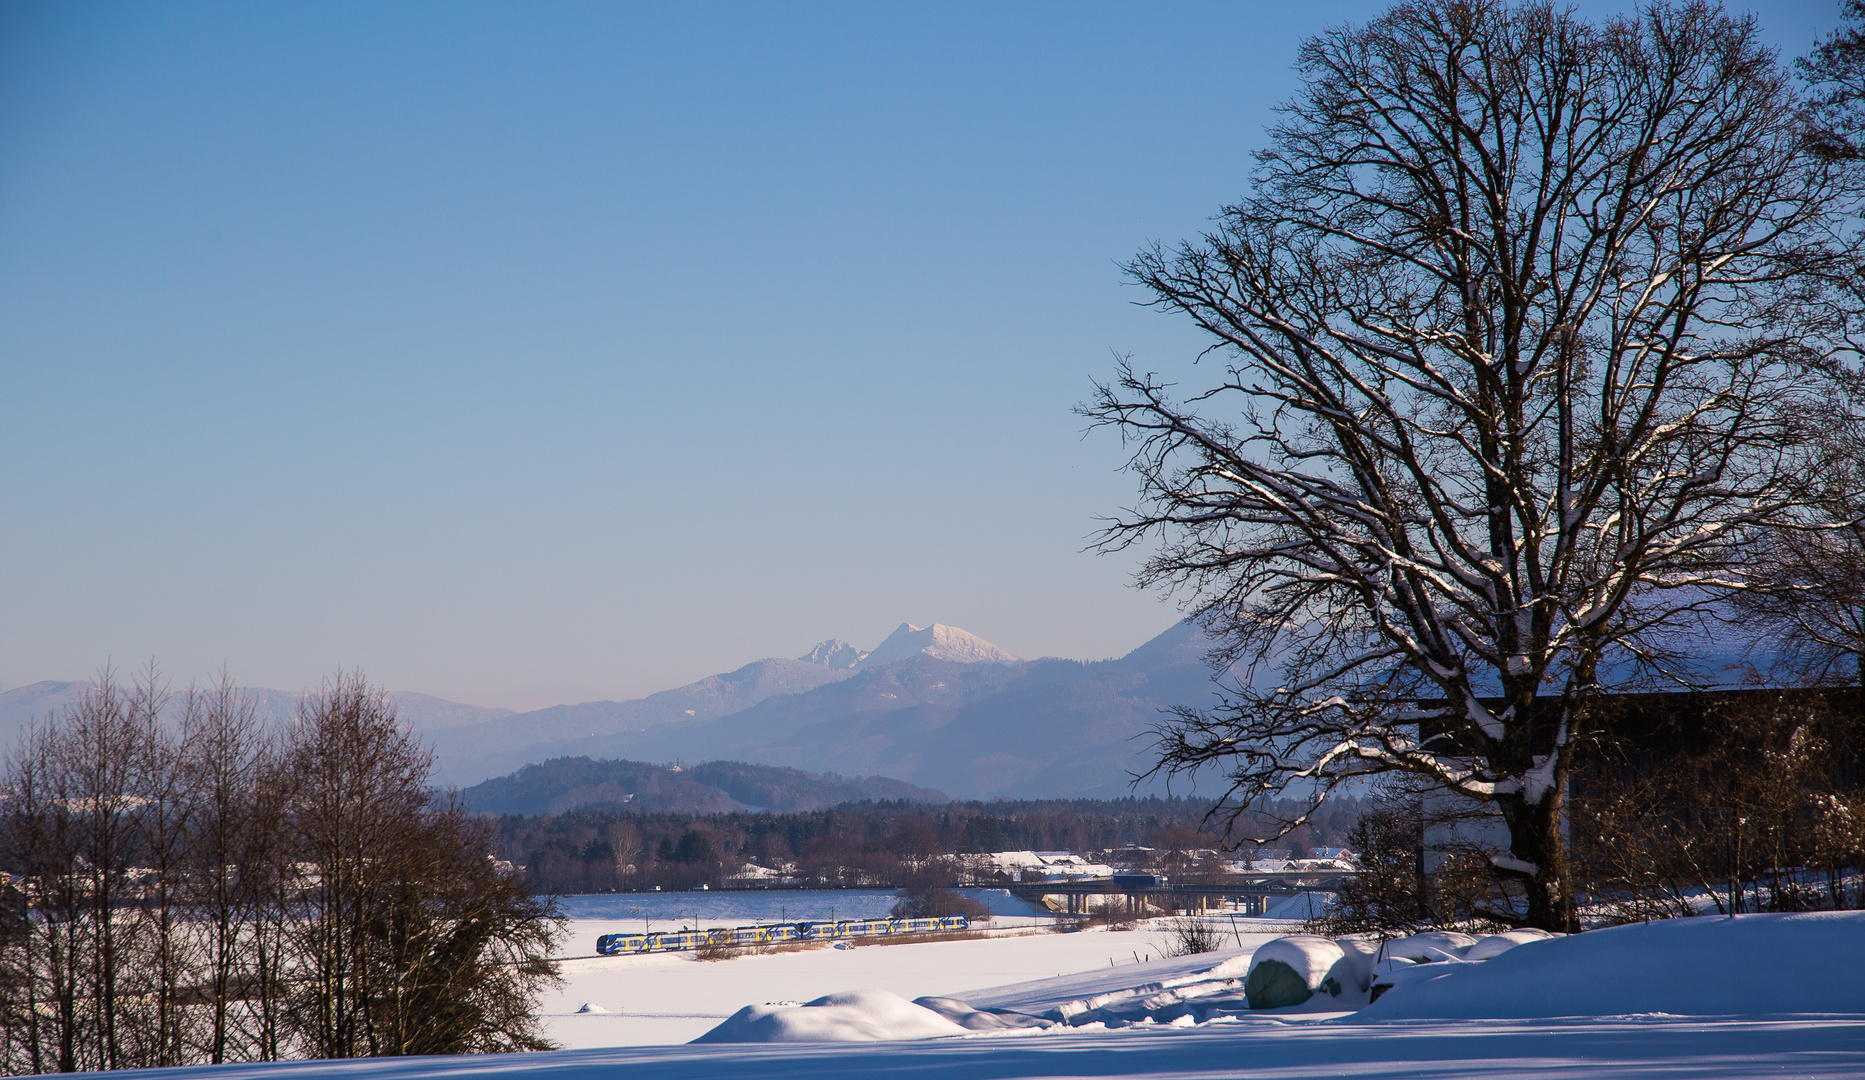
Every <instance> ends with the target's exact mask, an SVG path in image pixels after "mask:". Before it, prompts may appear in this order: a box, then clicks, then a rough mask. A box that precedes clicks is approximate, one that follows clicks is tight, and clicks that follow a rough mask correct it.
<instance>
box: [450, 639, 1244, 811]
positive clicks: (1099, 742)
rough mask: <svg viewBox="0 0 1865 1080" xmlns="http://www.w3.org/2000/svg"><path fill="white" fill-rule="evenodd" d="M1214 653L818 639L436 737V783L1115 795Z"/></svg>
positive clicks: (1182, 647) (1200, 695)
mask: <svg viewBox="0 0 1865 1080" xmlns="http://www.w3.org/2000/svg"><path fill="white" fill-rule="evenodd" d="M1207 648H1208V645H1207V643H1206V641H1205V639H1204V638H1203V636H1202V635H1201V634H1200V633H1199V632H1198V631H1197V630H1196V628H1195V627H1192V626H1190V625H1188V624H1180V625H1178V626H1175V627H1173V628H1172V629H1170V630H1168V631H1166V632H1165V633H1164V634H1161V635H1160V636H1159V637H1157V638H1155V639H1153V640H1152V641H1150V642H1148V643H1146V644H1145V645H1142V646H1141V647H1140V648H1138V649H1135V650H1134V651H1133V652H1131V653H1129V654H1127V655H1126V656H1124V657H1122V658H1120V659H1118V660H1106V661H1100V662H1097V663H1084V662H1081V661H1076V660H1055V659H1045V660H1036V661H1026V660H1020V659H1018V658H1017V657H1016V656H1014V655H1013V654H1011V653H1009V652H1007V651H1005V650H1003V649H1000V648H998V647H997V646H995V645H992V644H991V643H990V642H987V641H984V640H983V639H981V638H979V637H977V636H975V635H973V634H969V633H966V632H965V631H963V630H960V629H958V628H957V627H950V626H944V625H941V624H938V623H934V624H933V625H931V626H929V627H925V628H921V627H916V626H913V625H911V624H902V625H901V627H900V628H899V629H898V630H896V631H895V632H894V633H893V634H892V635H890V636H889V637H888V639H887V640H886V641H884V642H882V643H881V644H880V645H878V646H876V647H875V649H874V650H873V651H872V652H868V653H862V652H861V651H860V650H858V649H855V648H853V647H852V646H849V645H848V644H847V643H846V642H842V641H826V642H823V643H822V644H820V645H818V646H817V647H816V648H815V649H813V650H811V651H810V652H809V653H807V654H805V656H804V657H802V658H799V659H797V660H784V659H770V660H759V661H757V662H755V663H751V664H747V665H745V666H744V667H742V668H739V669H738V670H737V671H734V672H731V673H730V674H726V675H716V676H712V677H710V678H707V679H702V680H700V681H699V682H696V683H693V684H691V685H689V686H683V687H680V688H678V689H674V690H667V691H663V692H661V693H659V694H654V695H652V696H650V697H647V698H643V699H641V700H639V701H629V702H590V703H587V704H583V705H564V706H558V707H555V708H551V709H541V710H538V711H537V712H532V713H523V714H520V715H517V716H512V717H505V718H500V719H497V720H493V721H489V722H486V723H480V724H467V725H461V726H457V727H452V728H448V729H446V730H441V731H435V732H433V733H432V734H431V738H432V741H433V743H434V746H435V748H436V749H437V750H438V751H439V754H440V761H441V766H440V772H441V774H442V777H443V778H444V779H446V780H447V781H449V782H451V783H456V784H460V785H462V786H466V785H471V784H474V783H477V782H479V781H481V780H484V779H486V778H488V777H493V776H502V775H506V774H508V773H510V772H511V771H512V769H513V768H514V767H515V766H516V765H518V764H521V763H535V762H542V761H547V760H550V759H553V758H576V757H587V758H592V759H597V760H602V759H622V758H625V759H629V760H633V761H657V762H667V761H688V762H700V761H715V760H719V759H729V760H732V761H743V762H751V763H754V764H759V765H780V766H789V767H791V768H798V769H807V770H814V771H829V772H835V773H841V774H844V775H849V776H887V777H893V778H896V779H899V780H904V781H907V782H909V783H912V784H917V785H921V786H924V787H929V788H936V789H939V790H941V791H945V792H949V793H950V794H951V795H953V796H954V797H957V798H996V797H1000V796H1001V797H1020V798H1062V797H1070V796H1095V797H1117V796H1121V795H1125V794H1129V793H1130V792H1131V791H1132V790H1133V789H1131V788H1130V787H1129V780H1130V779H1131V776H1130V774H1131V773H1134V772H1139V771H1143V770H1144V769H1145V767H1146V766H1147V765H1148V764H1149V758H1148V754H1149V751H1150V749H1151V740H1150V739H1149V737H1148V732H1149V731H1150V730H1151V728H1152V727H1153V726H1154V725H1155V724H1157V723H1158V722H1159V721H1160V719H1161V718H1162V713H1163V712H1164V710H1166V709H1169V708H1171V707H1172V706H1174V705H1180V704H1199V703H1205V702H1208V701H1209V700H1210V697H1211V693H1212V683H1211V671H1210V669H1209V668H1208V667H1207V665H1206V663H1205V660H1204V654H1205V652H1206V650H1207ZM1162 786H1163V785H1160V784H1157V783H1153V784H1149V785H1147V786H1145V787H1143V788H1141V789H1140V790H1142V791H1156V790H1159V789H1160V788H1161V787H1162Z"/></svg>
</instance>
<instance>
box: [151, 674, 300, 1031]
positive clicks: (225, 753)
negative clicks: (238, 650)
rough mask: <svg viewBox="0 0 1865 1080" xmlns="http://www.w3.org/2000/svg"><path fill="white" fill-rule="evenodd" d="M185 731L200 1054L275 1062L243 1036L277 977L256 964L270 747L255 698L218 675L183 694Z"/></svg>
mask: <svg viewBox="0 0 1865 1080" xmlns="http://www.w3.org/2000/svg"><path fill="white" fill-rule="evenodd" d="M181 728H182V730H181V759H180V761H179V762H178V764H177V770H176V771H177V776H178V781H179V782H180V783H181V784H182V785H184V787H185V789H186V791H187V793H188V800H189V802H190V804H191V806H192V810H193V813H192V821H191V826H192V827H191V829H190V832H189V836H190V843H189V844H188V846H187V848H186V852H185V862H186V867H187V875H186V876H187V880H188V882H189V884H190V906H191V907H192V909H193V914H194V922H195V923H196V925H197V927H198V930H199V933H200V935H201V938H202V941H201V948H200V951H201V957H200V968H201V970H200V977H201V979H202V981H203V984H204V985H203V987H202V992H203V996H204V997H205V998H206V1000H207V1008H208V1016H207V1018H206V1022H205V1024H204V1025H203V1026H204V1028H205V1031H204V1035H203V1038H202V1042H203V1043H204V1046H203V1047H202V1050H203V1056H204V1057H205V1059H206V1060H207V1061H208V1062H209V1063H211V1064H216V1065H218V1064H220V1063H222V1062H225V1061H238V1060H247V1059H250V1058H253V1057H258V1058H260V1059H262V1060H264V1059H266V1058H268V1057H271V1056H276V1055H275V1054H274V1055H268V1054H266V1053H264V1046H265V1040H264V1039H262V1038H259V1037H258V1035H259V1033H258V1032H253V1031H248V1030H246V1028H245V1025H244V1023H243V1021H244V1020H245V1019H246V1017H248V1016H249V1015H250V1014H251V1012H252V1011H253V1010H249V1009H247V1008H245V1007H243V1006H244V1005H245V1003H247V1002H249V1001H256V1002H259V1003H261V1004H263V1003H265V1002H268V1001H271V1000H273V999H274V998H275V997H276V995H277V993H278V986H277V983H278V979H277V977H276V973H271V974H272V977H271V978H268V977H267V975H268V972H267V970H266V968H265V967H264V966H263V965H259V964H257V963H256V961H257V960H258V959H259V958H260V957H262V956H263V955H264V952H263V947H264V946H265V945H266V944H268V942H267V939H266V938H265V937H264V936H263V935H264V930H265V929H266V919H265V918H264V916H263V914H262V912H263V909H264V907H265V905H266V899H267V895H268V890H267V888H266V886H267V883H268V882H270V881H273V880H274V879H275V878H276V876H277V874H276V867H275V865H274V863H275V859H274V858H273V856H274V853H275V852H276V850H277V847H278V844H277V839H278V838H277V836H276V815H274V814H266V813H264V812H263V811H262V807H261V801H262V800H261V796H260V779H261V777H262V776H263V775H264V774H265V771H266V768H267V765H268V759H269V757H270V754H271V752H272V747H271V740H270V739H268V738H267V736H266V733H265V731H264V728H263V727H262V725H261V724H260V721H259V716H258V712H257V710H256V708H255V707H254V705H253V702H252V700H251V699H250V698H248V697H247V696H246V695H244V694H242V693H241V692H240V690H239V689H238V688H237V687H236V686H234V685H233V681H232V679H231V678H230V677H228V676H227V675H226V674H225V673H224V672H223V673H222V674H221V677H220V680H219V682H217V683H215V684H214V685H212V686H210V687H208V688H206V689H205V690H196V689H194V688H192V687H190V688H189V691H188V694H187V698H186V701H185V702H184V704H183V707H182V721H181ZM269 826H270V828H269ZM274 951H275V952H276V950H274ZM259 1011H260V1014H261V1016H262V1017H263V1014H264V1013H263V1009H261V1010H259Z"/></svg>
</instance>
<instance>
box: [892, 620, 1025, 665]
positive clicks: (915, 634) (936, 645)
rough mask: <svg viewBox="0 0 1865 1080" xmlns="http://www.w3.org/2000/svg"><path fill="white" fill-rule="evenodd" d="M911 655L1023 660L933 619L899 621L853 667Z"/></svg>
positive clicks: (976, 661) (998, 661) (959, 659)
mask: <svg viewBox="0 0 1865 1080" xmlns="http://www.w3.org/2000/svg"><path fill="white" fill-rule="evenodd" d="M912 656H930V657H932V658H933V659H935V660H949V661H951V662H953V663H955V664H1016V663H1021V662H1022V661H1021V660H1020V658H1018V657H1017V656H1016V655H1015V654H1012V653H1008V652H1005V651H1004V650H1003V649H1000V648H998V647H997V646H995V645H993V644H991V643H990V642H988V641H986V640H984V639H983V638H981V637H978V636H977V635H975V634H969V633H966V632H965V631H963V630H960V629H959V628H958V627H956V626H946V625H944V624H943V623H933V624H932V625H931V626H927V627H918V626H914V625H913V624H912V623H901V624H900V628H899V629H898V630H895V631H894V632H893V633H892V634H889V635H888V636H887V640H886V641H883V642H881V643H880V644H879V645H876V646H875V647H874V651H873V652H871V653H869V654H867V655H866V656H864V657H862V659H861V660H860V661H859V662H857V663H856V664H855V667H856V668H871V667H879V666H881V665H882V664H891V663H894V662H895V661H898V660H905V659H907V658H908V657H912Z"/></svg>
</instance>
